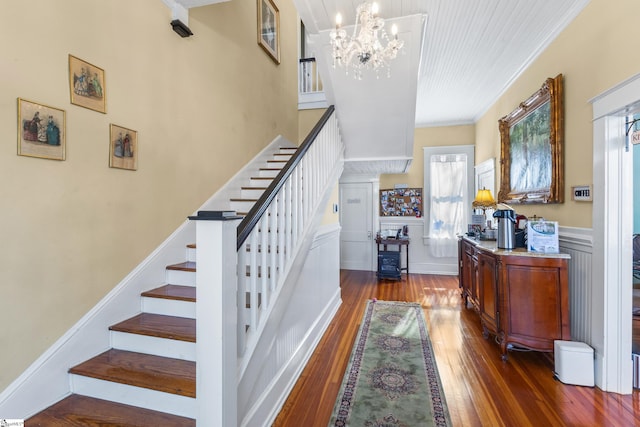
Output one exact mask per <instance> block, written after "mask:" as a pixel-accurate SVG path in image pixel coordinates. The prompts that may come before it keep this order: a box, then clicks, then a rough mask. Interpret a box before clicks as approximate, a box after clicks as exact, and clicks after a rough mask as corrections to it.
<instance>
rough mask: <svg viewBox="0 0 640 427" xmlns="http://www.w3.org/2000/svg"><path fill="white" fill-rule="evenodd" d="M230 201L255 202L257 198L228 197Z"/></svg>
mask: <svg viewBox="0 0 640 427" xmlns="http://www.w3.org/2000/svg"><path fill="white" fill-rule="evenodd" d="M229 200H231V201H232V202H257V201H258V199H243V198H233V199H229Z"/></svg>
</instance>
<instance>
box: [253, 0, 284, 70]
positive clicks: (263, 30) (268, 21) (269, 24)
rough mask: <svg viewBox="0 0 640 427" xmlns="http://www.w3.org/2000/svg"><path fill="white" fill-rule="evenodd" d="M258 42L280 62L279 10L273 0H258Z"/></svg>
mask: <svg viewBox="0 0 640 427" xmlns="http://www.w3.org/2000/svg"><path fill="white" fill-rule="evenodd" d="M258 44H259V45H260V47H261V48H263V49H264V51H265V52H267V53H268V54H269V56H270V57H271V59H273V61H274V62H275V63H276V64H279V63H280V12H279V11H278V7H277V6H276V4H275V3H274V2H273V0H258Z"/></svg>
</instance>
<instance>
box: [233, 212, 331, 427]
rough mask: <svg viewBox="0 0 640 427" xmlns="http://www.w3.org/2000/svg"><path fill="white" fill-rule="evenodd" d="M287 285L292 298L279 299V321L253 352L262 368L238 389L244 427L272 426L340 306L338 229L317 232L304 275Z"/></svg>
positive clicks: (326, 228)
mask: <svg viewBox="0 0 640 427" xmlns="http://www.w3.org/2000/svg"><path fill="white" fill-rule="evenodd" d="M285 286H291V287H292V289H290V296H288V297H287V298H286V300H282V301H281V299H282V298H280V299H279V300H278V304H280V306H278V307H276V308H275V309H274V312H276V313H277V314H278V315H279V316H281V320H280V321H279V322H277V323H278V324H277V325H273V327H268V328H266V329H265V331H264V333H263V336H264V339H261V342H260V343H259V345H258V347H257V348H256V353H255V354H259V355H260V356H259V357H260V361H261V363H258V364H255V366H254V367H253V368H251V369H252V371H251V372H248V374H247V375H245V378H243V380H241V382H240V384H239V386H238V407H239V408H238V412H239V413H240V417H239V418H240V419H241V420H242V421H241V422H240V425H242V426H270V425H271V424H272V423H273V422H274V421H275V418H276V416H277V415H278V413H279V411H280V409H281V408H282V405H284V402H285V400H286V398H287V396H288V395H289V392H290V391H291V389H292V388H293V386H294V385H295V383H296V381H297V380H298V377H299V376H300V374H301V373H302V370H303V369H304V367H305V365H306V364H307V361H308V360H309V358H310V357H311V355H312V354H313V351H314V350H315V348H316V346H317V344H318V342H319V341H320V338H322V335H323V334H324V332H325V330H326V328H327V327H328V326H329V323H330V322H331V320H332V319H333V316H334V315H335V313H336V311H337V310H338V308H339V307H340V304H341V303H342V300H341V297H340V226H339V225H338V224H330V225H325V226H322V227H320V230H319V231H318V233H317V234H316V236H315V238H314V240H313V243H312V245H311V249H310V251H309V253H308V256H307V258H306V260H305V261H304V267H303V270H302V273H301V274H300V276H299V277H298V278H297V279H296V280H295V283H288V284H286V285H285ZM283 292H284V291H283ZM285 293H289V292H288V291H287V292H285ZM272 323H273V322H271V323H270V324H269V325H271V324H272ZM267 335H268V336H267ZM258 365H259V366H258ZM251 402H253V404H252V405H251Z"/></svg>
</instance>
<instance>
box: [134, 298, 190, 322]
mask: <svg viewBox="0 0 640 427" xmlns="http://www.w3.org/2000/svg"><path fill="white" fill-rule="evenodd" d="M142 311H143V312H144V313H153V314H164V315H166V316H176V317H187V318H189V319H195V318H196V303H195V302H191V301H180V300H173V299H165V298H153V297H142Z"/></svg>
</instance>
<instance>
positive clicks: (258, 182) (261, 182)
mask: <svg viewBox="0 0 640 427" xmlns="http://www.w3.org/2000/svg"><path fill="white" fill-rule="evenodd" d="M264 178H271V177H264ZM272 181H273V179H255V178H250V179H249V186H251V187H268V186H269V185H270V184H271V182H272Z"/></svg>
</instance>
